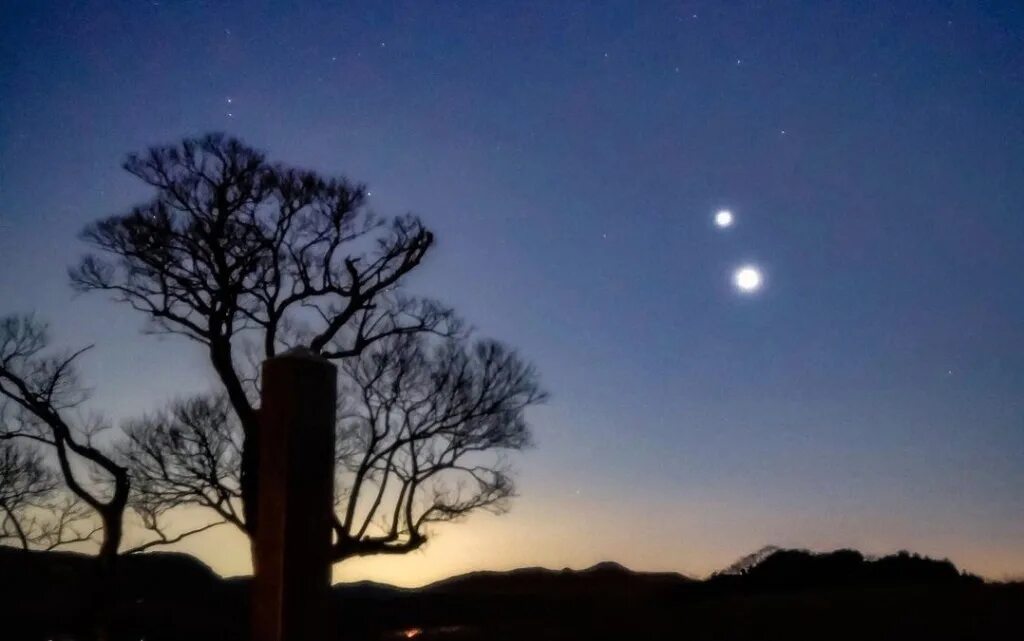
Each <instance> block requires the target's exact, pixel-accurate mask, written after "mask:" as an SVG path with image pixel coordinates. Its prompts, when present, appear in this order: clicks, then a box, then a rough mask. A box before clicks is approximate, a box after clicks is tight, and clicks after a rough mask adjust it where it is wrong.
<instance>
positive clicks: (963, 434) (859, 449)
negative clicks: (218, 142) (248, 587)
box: [0, 2, 1024, 586]
mask: <svg viewBox="0 0 1024 641" xmlns="http://www.w3.org/2000/svg"><path fill="white" fill-rule="evenodd" d="M484 4H485V5H486V6H484V5H479V6H473V7H459V6H457V5H455V4H440V5H438V6H433V7H424V6H417V3H407V4H399V5H396V6H395V7H390V8H388V7H382V6H378V5H376V4H375V3H351V4H346V5H345V6H344V7H339V6H336V5H334V4H332V3H329V2H311V3H308V4H307V5H305V6H304V7H303V8H301V9H299V8H295V7H291V8H287V9H279V10H273V9H270V8H265V7H258V8H251V7H248V8H243V5H240V4H236V3H233V2H225V3H217V4H216V5H215V6H214V5H207V4H205V3H202V2H189V3H180V4H172V3H160V2H154V3H127V2H113V3H101V2H84V3H78V4H75V5H73V6H66V7H58V6H57V5H46V6H44V5H40V4H36V3H31V5H30V4H19V5H18V6H12V7H10V8H8V9H6V10H5V13H6V14H8V19H6V20H3V21H2V24H0V36H2V37H0V53H3V54H4V55H3V56H2V58H3V59H4V61H5V62H3V63H0V64H2V65H3V66H2V68H0V103H2V104H3V105H4V107H5V108H4V109H3V110H2V113H0V193H3V194H4V195H5V198H4V201H3V204H2V205H0V261H2V265H3V268H2V269H0V301H3V308H2V309H0V315H2V314H8V313H21V312H26V313H27V312H35V313H36V314H37V315H38V316H39V317H40V318H41V319H44V320H46V321H48V322H49V323H50V324H51V327H52V336H53V342H54V345H55V346H58V347H68V348H74V347H79V346H83V345H87V344H95V349H93V350H92V351H91V352H90V353H89V354H87V355H86V356H85V357H84V358H83V360H82V363H81V366H80V367H81V371H82V375H83V379H84V381H85V383H86V385H88V386H89V387H90V388H92V389H93V390H94V393H93V397H92V399H91V400H90V402H89V404H88V409H89V410H90V411H97V412H102V413H103V414H104V415H106V416H108V417H110V419H111V421H112V422H114V423H115V424H121V423H123V422H124V421H126V420H128V419H130V418H134V417H138V416H141V415H145V414H147V413H153V412H156V411H158V410H160V409H162V408H163V407H165V406H166V404H167V403H168V402H169V401H171V400H173V399H175V398H182V397H184V396H186V395H188V394H190V393H194V392H199V391H202V390H205V389H208V388H210V387H211V386H212V385H214V384H215V382H216V379H215V377H214V375H213V372H212V370H211V367H210V365H209V362H208V360H207V358H206V357H205V355H204V353H203V350H202V349H201V348H200V347H198V346H197V345H194V344H190V343H189V341H187V340H184V339H182V338H181V337H177V336H152V335H146V334H144V333H143V329H144V322H143V317H142V316H141V315H138V314H136V313H134V312H132V311H131V310H129V309H127V308H125V307H124V306H123V305H118V304H116V303H114V302H111V301H110V300H108V299H107V297H105V296H103V295H97V294H82V295H76V294H74V293H73V292H72V291H71V288H70V287H69V283H68V277H67V269H68V268H69V267H70V266H71V265H73V264H74V263H75V262H76V261H77V260H78V258H79V257H80V256H81V255H83V254H84V253H85V252H86V250H87V247H86V245H85V243H83V242H81V241H80V240H79V239H78V238H77V235H78V234H79V233H80V231H81V230H82V229H83V228H84V227H85V226H86V225H87V224H89V223H92V222H94V221H96V220H98V219H100V218H102V217H106V216H111V215H114V214H121V213H124V212H126V211H127V210H128V209H129V208H130V207H132V206H133V205H136V204H138V203H140V202H143V201H145V200H146V199H149V198H151V197H152V196H153V191H152V190H151V189H148V188H146V187H145V186H143V185H142V184H141V183H140V182H139V181H137V180H135V179H134V178H132V177H131V176H129V175H128V174H127V173H126V172H125V171H123V170H122V169H121V167H120V164H121V162H122V161H123V160H124V158H125V157H126V155H127V154H129V153H133V152H139V151H142V150H145V149H146V148H148V147H149V146H151V145H158V144H169V143H173V142H175V141H177V140H180V139H182V138H183V137H188V136H197V135H202V134H203V133H205V132H213V131H223V132H226V133H227V134H228V135H232V136H237V137H239V138H240V139H242V140H244V141H245V142H247V143H248V144H250V145H252V146H254V147H256V148H258V149H260V150H262V151H265V152H266V153H267V155H268V158H270V159H271V160H273V161H281V162H285V163H289V164H293V165H297V166H300V167H308V168H310V169H313V170H316V171H318V172H321V173H323V174H326V175H330V176H335V175H344V176H347V177H348V178H350V179H352V180H354V181H365V182H366V183H367V184H368V186H369V187H368V189H369V192H370V193H369V203H370V208H371V209H372V210H373V211H375V212H377V213H379V214H381V215H382V216H385V217H389V216H394V215H400V214H403V213H405V212H414V213H416V214H417V215H420V216H421V217H422V218H423V220H424V222H425V224H426V226H427V227H428V228H429V229H431V230H432V231H434V232H435V233H436V235H437V239H438V240H437V244H436V247H434V248H432V249H431V253H430V254H429V255H428V257H427V258H426V259H425V260H424V263H423V265H422V266H421V267H419V268H417V270H416V271H415V272H413V273H412V275H411V276H410V278H409V280H408V284H407V285H406V286H405V287H406V289H407V290H408V291H410V292H413V293H415V294H420V295H424V296H431V297H436V298H438V299H440V300H442V301H444V302H445V303H448V304H451V305H452V306H453V307H454V308H455V309H456V311H457V312H458V313H459V314H460V315H461V316H462V317H464V318H465V319H466V320H467V322H468V323H469V324H471V325H472V326H473V327H475V328H476V329H477V331H478V334H479V335H480V336H482V337H491V338H495V339H498V340H500V341H503V342H505V343H507V344H508V345H510V346H512V347H513V348H515V349H516V350H517V352H518V353H519V354H521V355H522V356H523V357H524V358H525V359H526V360H528V361H529V362H531V363H533V364H534V365H535V366H536V367H537V370H538V372H539V374H540V378H541V382H542V384H543V386H544V388H545V389H547V390H549V391H550V392H551V399H550V400H549V401H548V402H547V403H546V404H545V405H542V406H539V407H531V408H530V409H529V410H528V411H527V413H526V416H527V418H528V420H529V423H530V424H531V426H532V428H533V434H534V436H535V441H536V445H535V447H533V448H531V449H528V450H526V451H524V452H522V453H514V454H515V455H514V456H512V457H511V461H512V464H513V466H514V468H515V471H516V472H517V474H516V482H517V496H516V497H515V498H514V499H513V500H512V503H511V509H510V511H509V513H507V514H503V515H500V516H495V515H491V514H488V513H475V514H473V515H472V516H470V517H469V518H468V519H467V520H466V521H465V522H460V523H455V524H446V525H443V526H438V527H437V528H436V536H434V537H432V538H431V539H430V541H429V543H428V544H427V545H426V546H425V547H424V548H423V549H421V550H418V551H416V552H413V553H410V554H406V555H401V556H392V557H387V556H383V557H381V556H378V557H369V558H356V559H351V560H346V561H345V562H343V563H341V564H340V565H338V566H336V567H335V569H334V580H335V581H353V580H373V581H378V582H386V583H390V584H392V585H399V586H412V585H425V584H427V583H429V582H432V581H435V580H438V579H440V578H442V577H450V576H455V575H458V574H462V573H465V572H469V571H475V570H487V569H495V570H497V571H501V570H503V569H511V568H514V567H523V566H538V567H551V568H561V567H575V568H582V567H587V566H589V565H593V564H594V563H598V562H601V561H607V560H611V561H615V562H619V563H621V564H622V565H624V566H626V567H629V568H631V569H634V570H642V571H659V570H660V571H678V572H680V573H682V574H684V575H687V576H695V577H696V576H706V575H708V574H709V573H710V572H712V571H714V569H716V568H722V567H726V566H727V565H728V564H729V563H731V562H732V561H734V560H736V559H737V558H739V557H741V556H743V555H744V554H749V553H751V552H753V551H755V550H757V549H760V548H761V547H763V546H765V545H769V544H773V545H778V546H780V547H784V548H806V549H811V550H827V549H840V548H851V549H858V550H861V551H863V552H864V553H865V554H867V553H871V554H877V555H884V554H889V553H893V552H896V551H899V550H909V551H911V552H915V553H919V554H922V555H926V556H929V557H933V558H948V559H950V560H952V561H953V562H954V563H955V564H956V565H957V567H958V568H960V569H961V570H966V571H969V572H972V573H975V574H978V575H980V576H983V577H985V578H988V579H992V580H1005V579H1008V578H1011V577H1016V578H1020V577H1024V288H1022V287H1021V286H1020V283H1021V278H1020V274H1022V273H1024V251H1021V247H1024V217H1022V216H1021V203H1024V179H1022V176H1024V130H1022V128H1021V127H1020V123H1021V122H1024V40H1022V39H1024V36H1022V35H1021V34H1024V9H1022V8H1021V7H1014V6H1004V5H1000V4H999V3H988V2H979V3H974V2H949V3H944V4H942V5H941V6H937V5H933V4H932V3H906V4H905V5H901V6H899V7H893V6H890V5H889V4H887V3H868V4H867V5H864V6H858V7H851V6H848V5H845V4H843V3H840V4H836V5H828V6H824V5H822V6H813V7H791V6H787V7H782V8H780V7H763V6H759V5H757V4H756V3H738V4H736V5H733V6H721V5H720V4H719V3H713V2H683V3H679V2H673V3H668V2H652V3H641V4H636V3H630V2H611V3H608V4H605V5H602V6H600V7H590V6H586V5H582V4H581V5H570V4H564V5H562V4H559V5H557V6H554V5H552V3H543V2H527V3H522V4H518V3H516V5H515V6H512V5H503V4H500V3H499V4H493V5H492V4H490V3H484ZM724 211H728V212H729V215H728V216H724V215H723V212H724ZM203 518H204V515H203V514H201V513H199V512H198V511H196V510H194V509H189V510H186V511H184V512H183V513H181V514H179V515H178V516H177V521H176V523H178V524H180V525H181V526H183V527H185V526H190V525H194V524H200V523H202V522H203V521H202V519H203ZM138 536H139V535H138V532H137V531H136V530H134V529H132V530H130V531H129V533H128V541H127V542H129V543H130V542H133V541H135V540H137V538H133V537H138ZM167 549H168V550H170V551H183V552H187V553H190V554H193V555H195V556H196V557H197V558H199V559H200V560H202V561H203V562H204V563H206V564H207V565H209V566H211V568H213V569H214V570H215V571H216V572H217V573H218V574H220V575H221V576H231V575H238V574H245V573H247V572H248V570H249V568H250V565H249V559H248V556H249V547H248V545H247V542H246V540H245V538H244V537H243V536H242V535H241V534H240V533H238V532H237V531H235V530H233V529H231V526H222V527H221V528H218V529H215V530H211V531H208V532H204V533H202V534H200V535H196V536H195V537H192V538H189V539H186V540H185V541H183V542H182V543H179V544H176V545H174V546H170V547H169V548H167Z"/></svg>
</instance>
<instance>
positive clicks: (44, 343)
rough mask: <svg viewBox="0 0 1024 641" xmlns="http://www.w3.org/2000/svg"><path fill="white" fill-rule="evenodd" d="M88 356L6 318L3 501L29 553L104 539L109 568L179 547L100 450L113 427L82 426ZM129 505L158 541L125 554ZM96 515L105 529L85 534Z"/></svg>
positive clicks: (0, 374) (1, 369) (20, 319)
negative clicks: (83, 364) (143, 553)
mask: <svg viewBox="0 0 1024 641" xmlns="http://www.w3.org/2000/svg"><path fill="white" fill-rule="evenodd" d="M88 349H89V348H88V347H87V348H85V349H81V350H78V351H75V352H50V351H49V350H48V338H47V333H46V327H45V326H44V325H43V324H41V323H39V322H37V321H35V320H34V319H32V318H31V317H27V316H6V317H2V318H0V401H2V402H3V404H2V410H3V411H2V412H0V444H3V445H4V446H5V448H4V450H3V451H2V454H3V456H4V458H3V459H2V461H3V462H4V468H3V469H2V470H0V471H4V472H5V473H4V474H3V476H2V480H3V484H2V486H0V487H2V489H0V496H3V497H6V498H5V499H4V500H5V501H6V502H7V504H8V505H10V506H12V510H11V512H10V513H9V514H14V513H15V510H14V509H13V507H18V508H20V510H19V511H17V512H16V513H17V514H18V518H17V519H15V520H12V521H11V523H10V524H9V526H8V527H9V528H10V529H11V530H13V531H14V532H15V534H16V536H17V537H18V538H19V540H20V542H21V544H22V545H24V546H25V547H28V545H30V544H34V545H35V546H37V547H42V548H44V549H53V548H55V547H58V546H60V545H66V544H68V543H75V542H85V541H89V540H92V539H93V537H94V536H98V537H99V543H98V545H99V549H98V552H97V556H98V558H99V560H100V564H101V566H104V567H107V568H109V567H111V566H112V564H113V562H114V559H115V558H116V556H117V555H118V553H119V552H136V551H140V550H142V549H146V548H149V547H152V546H153V545H157V544H160V543H168V542H172V541H171V540H170V539H169V537H167V536H166V535H165V534H164V532H163V529H162V528H161V527H160V524H159V522H158V521H157V520H156V519H154V518H147V517H148V516H152V514H151V513H150V512H147V510H146V505H145V503H144V502H143V501H142V500H141V497H140V500H139V502H138V505H137V506H136V505H135V504H134V502H133V501H132V500H131V499H132V491H131V479H130V476H129V471H128V468H127V467H126V466H124V465H122V464H121V463H120V462H118V461H117V458H116V456H115V455H114V454H112V453H109V452H105V451H104V450H103V448H102V447H100V446H99V445H98V444H97V442H96V437H97V436H98V435H99V434H100V433H101V432H103V431H104V430H106V429H107V428H108V427H109V425H108V424H106V423H105V422H103V421H102V420H100V419H92V420H88V421H85V422H83V421H80V420H77V416H78V415H79V412H77V411H76V410H77V409H78V408H79V407H80V406H81V405H82V403H84V402H85V401H86V399H87V396H88V395H87V393H86V390H85V389H84V387H82V385H81V384H80V383H79V381H78V376H77V373H76V371H75V367H74V364H75V361H76V360H77V359H78V357H79V356H81V355H82V354H83V353H85V352H86V351H87V350H88ZM15 442H25V443H30V444H32V445H34V446H36V450H30V451H28V452H26V450H24V449H22V448H19V447H18V446H16V445H14V443H15ZM40 447H42V448H46V449H48V450H49V451H50V452H52V454H53V457H52V458H54V459H55V461H56V464H57V470H58V471H59V473H57V474H55V473H53V472H52V471H51V470H50V469H48V468H47V467H46V465H45V463H44V461H43V457H42V456H41V454H40V453H39V451H38V448H40ZM58 486H62V487H61V488H58ZM59 489H60V490H61V491H58V490H59ZM130 506H131V507H136V511H138V512H139V514H140V516H141V517H142V520H143V524H144V525H145V526H146V527H148V528H149V529H151V530H152V531H153V532H155V533H156V534H157V535H158V538H157V539H156V540H153V541H150V542H147V543H143V544H142V545H139V546H135V547H132V548H130V549H127V550H122V549H121V548H122V546H121V543H122V538H123V533H124V525H125V513H126V511H127V510H128V508H129V507H130ZM0 510H4V507H3V506H2V505H0ZM4 511H5V512H6V510H4ZM93 516H95V517H96V518H97V519H98V520H99V525H98V526H91V527H85V526H84V523H86V522H87V521H89V520H90V519H92V517H93ZM12 519H13V516H12ZM207 527H209V526H207ZM19 528H20V529H21V531H20V535H19V532H18V530H19ZM202 529H206V528H205V527H204V528H197V529H195V530H190V531H188V532H185V533H182V534H179V535H178V536H177V537H176V538H177V539H180V538H182V537H183V536H187V535H188V534H191V533H194V532H197V531H201V530H202Z"/></svg>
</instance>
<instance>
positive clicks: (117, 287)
mask: <svg viewBox="0 0 1024 641" xmlns="http://www.w3.org/2000/svg"><path fill="white" fill-rule="evenodd" d="M124 166H125V169H126V170H127V171H129V172H130V173H131V174H133V175H134V176H136V177H138V178H139V179H141V180H142V181H143V182H145V183H146V184H147V185H150V186H151V187H153V188H154V189H155V192H156V193H155V196H154V197H153V199H152V200H151V201H149V202H148V203H145V204H143V205H140V206H137V207H135V208H133V209H132V210H131V211H129V212H128V213H126V214H123V215H119V216H114V217H111V218H108V219H105V220H102V221H100V222H98V223H96V224H94V225H91V226H89V227H88V228H86V230H85V231H84V232H83V237H84V239H85V240H86V241H87V242H89V243H90V244H91V245H92V246H93V247H94V248H96V249H97V250H98V254H93V255H88V256H86V257H85V258H84V259H83V260H82V261H81V262H80V263H79V264H78V265H77V266H76V267H75V268H73V269H72V270H71V272H70V275H71V280H72V283H73V284H74V286H75V287H76V288H77V289H78V290H79V291H105V292H108V293H110V294H112V295H113V296H114V298H115V300H118V301H120V302H123V303H126V304H127V305H129V306H130V307H131V308H133V309H135V310H138V311H140V312H142V313H143V314H144V315H145V316H146V317H147V319H148V320H149V321H150V328H151V330H152V331H157V332H168V333H173V334H180V335H183V336H185V337H187V338H189V339H192V340H194V341H196V342H198V343H200V344H201V345H203V346H204V348H205V349H206V351H207V354H208V356H209V359H210V362H211V364H212V366H213V369H214V371H215V372H216V373H217V375H218V377H219V379H220V383H221V386H222V391H223V393H224V395H225V398H226V399H227V402H228V403H229V404H230V406H231V408H232V411H233V414H234V419H235V420H237V422H238V427H239V429H240V430H241V444H242V447H241V453H240V465H239V474H238V491H239V493H240V496H241V508H242V509H241V511H242V518H241V519H239V521H241V522H242V523H243V524H244V527H245V529H246V531H247V532H249V533H250V534H251V533H252V532H253V530H254V528H255V525H256V522H257V519H256V514H255V512H256V507H257V501H256V496H257V492H258V487H257V474H256V471H257V469H258V461H259V456H260V447H259V443H258V441H257V439H258V436H257V433H258V432H257V391H258V370H257V369H256V368H255V367H254V366H253V362H254V361H259V360H262V359H264V358H268V357H272V356H274V355H275V354H277V353H278V352H279V351H280V350H281V349H283V348H290V347H297V346H306V347H308V348H310V349H311V350H312V351H314V352H316V353H319V354H321V355H323V356H324V357H326V358H329V359H334V360H338V361H342V362H344V361H347V360H348V359H351V358H355V357H358V356H360V355H361V354H362V353H363V352H365V351H366V350H368V349H371V348H373V347H374V346H376V345H379V344H380V343H382V342H385V341H388V340H390V339H393V338H396V337H403V336H411V335H419V334H431V335H435V336H438V337H441V338H453V337H457V336H459V335H460V332H461V326H460V324H459V323H458V322H457V320H456V319H455V318H454V316H453V314H452V312H451V311H450V310H449V309H447V308H446V307H444V306H442V305H439V304H437V303H436V302H433V301H429V300H423V299H418V298H414V297H410V296H407V295H404V294H403V293H402V291H401V289H400V286H401V285H402V283H403V282H404V279H405V276H406V275H407V274H408V273H409V272H411V271H412V270H413V269H415V268H416V267H417V266H418V265H419V264H420V262H421V261H422V260H423V258H424V256H425V255H426V253H427V251H428V250H429V249H430V247H431V246H432V245H433V242H434V238H433V235H432V234H431V233H430V232H429V231H428V230H427V229H426V228H425V227H424V226H423V225H422V223H421V222H420V221H419V220H418V219H417V218H415V217H413V216H405V217H400V218H395V219H393V220H391V221H390V222H383V221H380V220H377V219H376V218H375V217H374V216H372V215H371V213H370V212H369V211H368V209H367V207H366V205H365V191H364V189H363V187H362V186H360V185H355V184H352V183H349V182H348V181H346V180H345V179H343V178H324V177H322V176H320V175H317V174H315V173H313V172H309V171H302V170H298V169H294V168H290V167H286V166H283V165H280V164H272V163H270V162H268V161H267V160H266V158H265V157H264V155H263V154H262V153H260V152H258V151H256V150H254V149H252V148H250V147H247V146H246V145H244V144H243V143H242V142H240V141H238V140H235V139H231V138H225V137H223V136H221V135H208V136H205V137H203V138H199V139H186V140H184V141H182V142H181V143H179V144H176V145H171V146H163V147H155V148H152V149H150V150H149V151H148V152H146V153H144V154H140V155H133V156H130V157H129V158H128V160H127V162H126V163H125V165H124ZM412 443H413V445H407V446H408V447H420V439H413V440H412ZM399 459H400V457H399V455H398V454H397V453H396V454H395V456H394V457H392V459H391V460H396V461H397V460H399ZM383 460H385V461H386V460H389V459H388V457H387V456H386V455H385V457H384V459H383ZM380 464H381V461H380V460H377V459H374V461H373V463H372V464H371V465H380ZM374 473H375V472H374V470H371V469H367V470H364V471H363V472H362V474H357V475H356V476H354V477H353V482H354V483H358V484H362V483H364V482H365V481H366V477H368V476H373V474H374ZM395 473H397V472H395ZM414 477H415V478H418V477H419V472H418V471H417V472H415V473H414ZM389 478H390V477H389ZM422 484H423V481H422V480H415V481H411V482H410V489H414V488H419V487H421V486H422ZM359 493H360V492H358V491H357V492H355V494H357V495H358V494H359ZM411 494H414V492H411ZM406 500H408V499H406ZM227 504H228V503H227V502H223V503H221V506H222V507H223V506H225V505H227ZM443 511H444V510H442V509H440V508H438V509H435V510H433V511H432V512H431V515H430V516H428V517H427V518H426V521H429V520H431V519H434V518H436V517H437V516H438V515H439V514H440V513H441V512H443ZM346 514H347V510H346ZM222 516H225V518H227V515H225V514H222ZM352 518H354V517H347V516H346V517H343V519H342V522H341V524H340V525H339V527H338V528H337V532H338V535H339V536H340V537H341V538H340V539H339V541H338V546H339V548H338V554H339V555H340V557H341V558H343V557H344V556H351V555H356V554H364V553H366V554H369V553H376V552H404V551H407V550H409V549H412V548H413V547H415V544H410V543H409V542H408V541H407V540H404V539H403V537H402V536H392V535H391V534H390V532H389V533H388V534H387V535H380V536H377V537H371V536H369V535H367V533H366V532H364V533H363V535H362V536H354V535H351V538H347V537H349V536H350V534H349V532H350V531H351V530H350V529H351V528H355V532H358V531H359V530H360V529H362V528H361V526H360V527H358V528H356V527H355V524H354V523H353V522H351V519H352ZM346 519H347V520H348V522H346ZM237 524H238V523H236V525H237ZM407 525H408V524H407ZM402 529H403V528H402V527H399V530H402ZM367 531H368V530H367ZM405 536H406V537H412V540H414V541H417V540H418V539H416V537H415V536H413V534H411V533H409V534H407V535H405Z"/></svg>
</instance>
